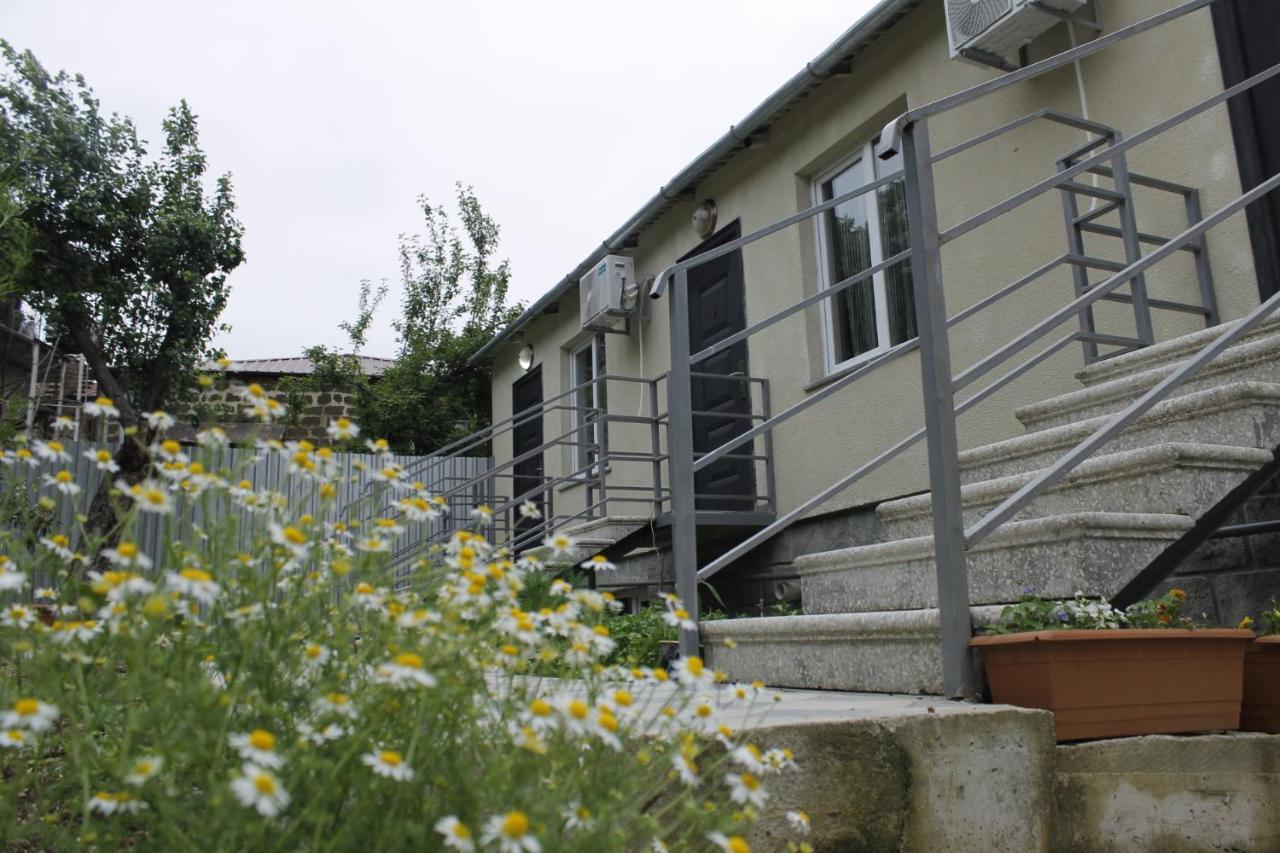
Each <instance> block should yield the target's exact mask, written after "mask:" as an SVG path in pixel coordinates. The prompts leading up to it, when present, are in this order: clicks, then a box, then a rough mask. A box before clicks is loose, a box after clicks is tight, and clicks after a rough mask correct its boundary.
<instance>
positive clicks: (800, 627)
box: [702, 607, 1000, 694]
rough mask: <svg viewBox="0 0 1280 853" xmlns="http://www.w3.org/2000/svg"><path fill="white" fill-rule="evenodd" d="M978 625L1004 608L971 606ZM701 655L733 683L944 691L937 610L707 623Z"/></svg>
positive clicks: (829, 688) (703, 625) (901, 691)
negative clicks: (759, 682)
mask: <svg viewBox="0 0 1280 853" xmlns="http://www.w3.org/2000/svg"><path fill="white" fill-rule="evenodd" d="M971 612H972V614H973V620H974V624H975V626H982V625H986V624H989V623H991V622H994V621H995V620H997V619H999V618H1000V608H999V607H975V608H972V609H971ZM702 642H703V653H704V654H705V655H706V657H707V660H708V663H710V664H711V665H712V666H713V667H714V668H715V669H717V670H720V671H723V672H725V673H726V674H728V676H729V678H730V680H733V681H763V682H764V683H766V684H768V685H769V686H771V687H800V688H811V689H817V690H865V691H869V692H873V693H926V694H938V693H941V692H942V660H941V657H940V653H939V643H940V642H941V634H940V632H939V629H938V611H937V610H936V609H925V610H907V611H898V612H887V613H884V612H882V613H832V614H823V615H805V616H772V617H764V618H758V619H725V620H718V621H714V622H703V623H702Z"/></svg>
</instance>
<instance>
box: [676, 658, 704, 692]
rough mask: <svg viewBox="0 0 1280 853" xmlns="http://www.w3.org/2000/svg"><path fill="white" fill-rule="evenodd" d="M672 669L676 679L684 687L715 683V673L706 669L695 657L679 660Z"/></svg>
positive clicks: (700, 659) (699, 659) (700, 660)
mask: <svg viewBox="0 0 1280 853" xmlns="http://www.w3.org/2000/svg"><path fill="white" fill-rule="evenodd" d="M672 669H673V670H674V672H675V676H676V678H677V679H678V680H679V681H680V683H681V684H683V685H685V686H686V687H697V686H704V685H709V684H711V683H713V682H714V681H715V673H713V672H712V671H711V670H709V669H707V667H706V665H705V664H703V662H702V658H700V657H697V656H696V655H694V656H691V657H687V658H680V659H679V660H678V661H676V662H675V666H673V667H672Z"/></svg>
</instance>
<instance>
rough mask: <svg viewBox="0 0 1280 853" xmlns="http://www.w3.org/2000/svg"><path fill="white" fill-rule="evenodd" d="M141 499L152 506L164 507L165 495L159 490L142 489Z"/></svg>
mask: <svg viewBox="0 0 1280 853" xmlns="http://www.w3.org/2000/svg"><path fill="white" fill-rule="evenodd" d="M142 499H143V500H144V501H146V502H147V503H149V504H151V505H152V506H164V502H165V495H164V492H163V491H161V490H160V489H143V491H142Z"/></svg>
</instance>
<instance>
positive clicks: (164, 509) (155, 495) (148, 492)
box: [116, 480, 173, 515]
mask: <svg viewBox="0 0 1280 853" xmlns="http://www.w3.org/2000/svg"><path fill="white" fill-rule="evenodd" d="M116 488H117V489H119V490H120V491H121V492H123V493H124V494H125V496H126V497H128V498H131V499H132V500H133V502H134V503H136V504H137V505H138V509H140V510H142V511H143V512H154V513H157V514H159V515H168V514H169V513H171V512H173V498H172V497H171V496H170V494H169V490H168V489H166V488H165V487H164V485H163V484H162V483H160V482H158V481H156V480H143V481H142V482H141V483H135V484H134V485H132V486H131V485H129V484H128V483H126V482H125V481H124V480H116Z"/></svg>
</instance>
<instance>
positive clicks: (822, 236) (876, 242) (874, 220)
mask: <svg viewBox="0 0 1280 853" xmlns="http://www.w3.org/2000/svg"><path fill="white" fill-rule="evenodd" d="M876 141H877V140H876V139H874V138H873V139H870V140H868V141H867V142H865V143H863V144H862V145H860V146H859V147H858V148H856V149H855V150H854V151H852V152H851V153H850V154H849V155H848V156H846V157H845V158H844V159H842V160H840V161H839V162H838V163H836V164H835V165H834V166H831V167H830V168H829V169H826V170H825V171H823V172H821V173H820V174H818V175H816V176H814V178H813V181H812V184H811V186H810V190H811V194H812V198H813V203H814V204H815V205H818V204H821V203H822V201H823V198H822V185H823V184H825V183H826V182H827V181H830V180H832V179H833V178H835V177H836V176H837V175H839V174H840V173H841V172H843V171H845V170H846V169H848V168H849V167H850V166H852V165H854V164H855V163H858V162H859V161H861V163H862V164H863V169H864V172H869V173H870V175H871V177H866V178H864V180H863V184H864V185H865V184H868V183H870V182H871V181H873V180H875V174H876V161H875V145H876ZM862 200H863V203H864V204H865V205H866V209H867V239H868V240H869V241H870V243H871V266H875V265H876V264H879V263H882V262H883V261H884V242H883V240H882V239H881V234H880V200H879V195H878V193H877V192H875V191H874V190H873V191H871V192H868V193H865V194H864V195H863V196H862ZM817 219H818V227H817V228H816V229H814V230H815V231H816V232H817V241H816V242H817V252H818V289H819V291H822V290H826V289H827V288H829V287H831V286H832V285H834V284H838V283H839V282H838V281H836V280H835V270H834V257H833V256H832V253H831V234H830V223H829V222H828V217H827V215H826V214H825V213H823V214H820V215H819V216H818V217H817ZM871 284H872V292H873V295H874V299H875V306H876V342H877V345H876V347H874V348H873V349H869V350H867V351H866V352H864V353H859V354H858V355H855V356H853V357H852V358H847V359H845V360H844V361H839V360H837V355H836V340H837V335H836V328H835V323H836V312H835V305H834V304H833V299H832V298H827V299H823V300H822V302H821V303H820V305H821V309H822V352H823V362H824V367H825V368H826V372H827V374H828V375H829V374H832V373H836V372H840V371H846V370H849V369H850V368H853V367H856V366H857V365H859V364H861V363H862V362H864V361H867V360H868V359H871V358H874V357H876V356H877V355H879V354H880V353H882V352H884V351H885V350H887V349H889V340H890V337H891V331H890V328H889V295H888V285H887V284H886V283H885V274H884V271H883V270H882V271H880V272H878V273H876V274H875V275H873V276H872V277H871Z"/></svg>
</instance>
